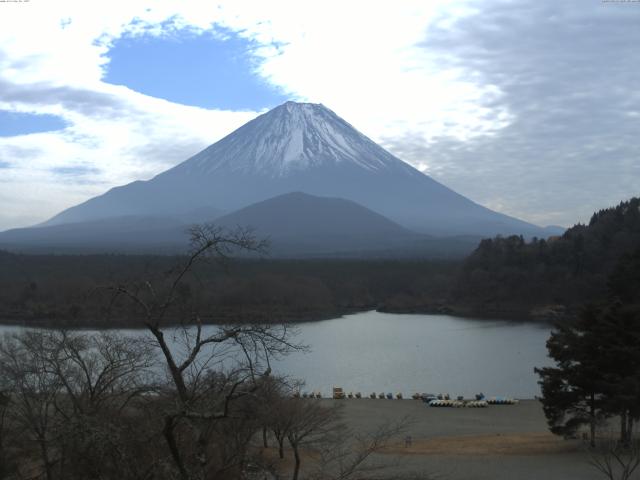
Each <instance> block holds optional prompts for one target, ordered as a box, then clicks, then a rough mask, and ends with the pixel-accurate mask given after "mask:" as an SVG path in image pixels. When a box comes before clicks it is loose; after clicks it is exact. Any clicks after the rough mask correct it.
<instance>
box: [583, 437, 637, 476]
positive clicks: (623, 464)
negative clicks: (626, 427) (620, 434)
mask: <svg viewBox="0 0 640 480" xmlns="http://www.w3.org/2000/svg"><path fill="white" fill-rule="evenodd" d="M589 456H590V459H589V464H590V465H591V466H592V467H594V468H595V469H596V470H598V471H599V472H600V473H602V474H603V475H604V476H605V478H608V479H609V480H629V479H630V478H631V476H632V475H633V473H634V472H635V471H636V470H637V468H638V466H640V440H638V439H635V440H631V441H630V442H629V443H628V444H626V445H625V444H623V443H622V442H619V441H616V440H613V439H606V440H603V441H601V442H599V444H598V445H596V447H595V448H592V449H591V450H590V451H589Z"/></svg>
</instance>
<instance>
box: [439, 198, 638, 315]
mask: <svg viewBox="0 0 640 480" xmlns="http://www.w3.org/2000/svg"><path fill="white" fill-rule="evenodd" d="M639 248H640V199H638V198H633V199H631V200H629V201H626V202H622V203H620V204H619V205H618V206H616V207H613V208H608V209H605V210H601V211H599V212H597V213H595V214H594V215H593V216H592V218H591V221H590V222H589V224H588V225H582V224H578V225H576V226H574V227H572V228H570V229H568V230H567V231H566V232H565V233H564V235H562V236H561V237H551V238H549V239H546V240H545V239H533V240H532V241H530V242H526V241H525V240H524V239H523V238H522V237H518V236H512V237H505V238H501V237H497V238H494V239H487V240H483V241H482V242H481V243H480V245H479V246H478V248H477V249H476V250H475V251H474V252H473V254H472V255H471V256H470V257H469V258H468V259H467V260H466V261H465V263H464V266H463V268H462V269H461V272H460V274H459V277H458V279H457V281H456V284H455V287H454V290H453V292H452V301H453V302H454V303H458V304H464V305H467V306H468V307H469V308H471V309H472V310H477V311H484V312H487V313H491V312H495V313H499V312H514V311H518V310H521V311H522V312H523V313H524V312H531V311H532V310H534V313H535V310H536V309H537V312H538V313H539V314H544V313H547V314H548V313H550V312H549V311H547V312H545V311H544V307H548V310H551V309H553V308H555V309H556V312H557V313H559V312H560V311H562V307H569V310H573V309H575V308H576V307H578V306H579V305H581V304H583V303H585V302H587V301H597V300H603V299H605V297H606V295H607V278H608V276H609V275H610V274H611V273H612V272H613V271H614V269H615V267H616V265H617V264H618V263H619V262H620V261H622V259H623V258H624V257H625V255H630V254H631V253H633V252H634V251H635V250H637V249H639Z"/></svg>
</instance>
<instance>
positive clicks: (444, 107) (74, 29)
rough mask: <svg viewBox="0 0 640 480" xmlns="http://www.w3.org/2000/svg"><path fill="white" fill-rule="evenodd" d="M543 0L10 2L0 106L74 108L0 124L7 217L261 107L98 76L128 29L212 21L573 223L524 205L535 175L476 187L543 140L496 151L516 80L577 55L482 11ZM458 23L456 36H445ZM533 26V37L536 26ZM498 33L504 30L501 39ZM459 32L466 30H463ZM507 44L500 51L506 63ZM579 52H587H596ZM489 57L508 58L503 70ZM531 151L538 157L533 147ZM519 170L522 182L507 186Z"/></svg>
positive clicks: (399, 139)
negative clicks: (227, 105) (58, 125)
mask: <svg viewBox="0 0 640 480" xmlns="http://www.w3.org/2000/svg"><path fill="white" fill-rule="evenodd" d="M569 3H570V2H569ZM533 5H538V2H535V1H534V0H532V1H531V4H530V5H528V4H527V2H522V4H519V3H517V2H516V3H513V2H507V3H505V4H504V5H502V3H501V2H500V1H499V0H493V1H491V2H484V1H482V2H479V1H474V0H464V1H455V2H454V1H452V0H432V1H426V0H405V1H402V2H344V1H340V2H339V1H337V0H326V1H323V2H301V1H299V0H298V1H294V0H286V1H285V0H281V1H273V2H261V1H257V0H256V1H243V0H235V1H231V0H229V1H222V2H215V3H214V2H204V1H200V0H182V1H180V0H156V1H153V0H138V1H116V0H114V1H111V2H88V1H86V0H77V1H73V0H56V1H55V2H54V1H45V0H31V1H30V2H28V3H0V109H10V110H14V111H22V112H32V113H51V114H55V115H59V116H61V117H63V118H64V119H65V120H66V121H67V122H68V123H69V126H68V127H67V128H66V129H64V130H62V131H59V132H49V133H45V134H37V135H25V136H19V137H12V138H0V167H2V166H6V165H4V164H5V163H7V162H8V163H9V164H10V167H11V168H0V202H2V203H1V206H2V208H1V209H0V229H3V228H8V227H11V226H19V225H26V224H29V223H32V222H33V221H34V220H44V219H46V218H47V217H48V216H50V215H52V214H54V213H56V212H58V211H60V210H61V209H63V208H65V207H68V206H71V205H73V204H75V203H77V202H79V201H81V200H83V199H86V198H88V197H90V196H93V195H96V194H99V193H101V192H103V191H105V190H106V189H108V188H109V187H111V186H115V185H120V184H124V183H126V182H129V181H132V180H135V179H144V178H149V177H151V176H153V175H154V174H156V173H159V172H160V171H162V170H164V169H166V168H167V167H169V166H172V165H174V164H176V163H178V162H180V161H182V160H184V159H185V158H186V157H187V156H189V155H190V154H193V153H195V152H196V151H197V150H199V149H200V148H202V147H204V146H205V145H207V144H210V143H212V142H213V141H215V140H217V139H219V138H221V137H222V136H223V135H224V134H226V133H228V132H230V131H231V130H233V129H234V128H236V127H238V126H240V125H241V124H242V123H244V122H245V121H247V120H249V119H250V118H252V117H253V116H255V115H256V114H257V112H231V111H221V110H207V109H202V108H196V107H189V106H184V105H178V104H175V103H171V102H168V101H165V100H161V99H157V98H152V97H149V96H146V95H143V94H141V93H139V92H135V91H132V90H131V89H129V88H126V87H123V86H114V85H109V84H106V83H104V82H103V81H102V76H103V74H104V69H105V67H106V65H107V64H108V61H109V57H108V55H109V48H110V47H111V46H112V44H113V42H114V41H115V40H117V39H118V38H119V37H121V36H122V35H124V34H130V35H143V34H145V35H165V34H170V33H173V32H176V31H180V30H183V29H189V30H195V31H205V30H211V29H212V28H214V29H215V28H219V29H220V30H219V34H220V35H221V37H224V35H225V32H228V31H230V32H235V34H237V35H240V36H242V37H244V38H247V39H250V40H251V41H252V44H253V45H254V47H255V48H254V50H253V51H252V54H253V55H254V58H255V60H256V63H255V69H256V73H257V74H258V75H260V76H262V77H263V78H265V79H266V80H267V81H268V82H270V83H271V84H273V85H275V86H278V87H280V88H281V89H282V90H283V91H285V92H287V93H288V94H289V95H290V96H291V97H292V98H293V99H298V100H304V101H312V102H321V103H323V104H325V105H326V106H328V107H329V108H331V109H333V110H335V111H336V113H338V114H339V115H341V116H342V117H344V118H345V119H347V120H348V121H349V122H351V123H352V124H354V126H355V127H356V128H358V129H359V130H361V131H363V132H364V133H365V134H367V135H369V136H371V137H372V138H373V139H374V140H377V141H379V142H381V143H382V144H383V145H387V146H389V147H390V148H391V150H392V151H393V152H394V153H396V154H398V155H399V156H400V158H403V159H405V160H407V161H411V162H412V163H413V164H414V165H416V166H417V167H419V168H420V169H422V170H423V171H425V172H427V173H429V174H432V175H434V176H436V178H439V179H444V180H445V183H448V184H450V185H452V186H454V187H457V188H458V189H459V190H460V193H462V194H465V193H467V192H470V193H472V197H473V198H474V199H475V200H480V201H482V202H483V203H485V204H487V205H489V206H494V207H496V208H498V209H500V210H503V211H509V213H512V214H516V215H523V216H524V217H525V219H530V220H538V221H540V222H542V223H546V220H547V221H555V220H557V221H559V222H560V221H564V222H565V223H567V222H566V219H567V216H568V215H571V214H570V213H569V214H566V213H565V217H564V219H565V220H562V218H563V216H562V214H561V212H559V211H558V209H557V206H554V207H553V208H551V207H550V205H547V206H546V207H545V203H544V201H543V200H545V201H546V200H548V199H549V198H551V197H552V195H549V194H544V195H543V194H542V193H541V194H540V195H539V198H540V199H541V200H540V201H538V202H536V203H535V211H534V210H533V207H531V208H526V206H525V205H524V204H522V198H527V197H528V194H527V189H528V188H529V189H532V188H536V187H537V186H538V184H539V182H540V178H541V177H540V175H538V176H537V177H536V181H537V182H538V184H536V185H532V184H527V183H526V178H525V177H524V176H519V177H518V181H517V182H516V181H513V180H510V181H509V182H508V183H509V185H505V186H504V189H501V188H500V187H499V186H498V185H493V186H492V190H493V191H491V192H488V193H485V194H484V195H483V194H482V193H481V189H482V188H485V187H484V185H486V181H487V179H486V178H485V179H484V182H483V181H478V178H482V172H486V171H490V172H491V173H492V174H499V172H502V171H505V168H507V169H510V171H511V172H512V173H513V175H514V176H518V172H519V170H518V168H517V165H515V164H514V163H513V162H514V157H513V149H514V148H515V146H517V145H516V143H518V144H523V145H528V146H527V148H528V149H529V150H532V149H534V150H535V148H534V146H533V144H527V143H526V138H529V136H531V135H532V133H531V132H534V131H535V130H536V129H537V128H538V127H540V125H531V129H527V130H522V132H521V133H522V134H521V135H520V134H518V135H511V137H505V138H511V139H512V140H511V143H510V144H508V145H507V146H509V145H511V146H512V147H513V148H511V150H510V151H509V155H510V156H509V158H506V157H505V156H504V154H502V153H501V147H500V145H502V144H500V143H499V142H498V143H492V139H493V138H500V136H501V135H503V134H504V132H507V131H509V128H511V127H513V126H514V125H518V120H519V119H521V118H526V116H527V113H528V110H526V109H525V108H524V106H523V104H524V103H526V102H523V100H522V99H521V98H519V97H517V96H516V95H514V94H513V91H515V89H514V88H513V84H514V83H516V84H521V85H528V84H530V83H532V82H535V81H537V77H536V76H535V75H536V73H537V72H538V71H539V68H538V67H539V65H541V62H547V63H548V64H549V65H558V67H557V68H556V67H548V68H547V70H549V69H552V70H553V71H554V72H556V71H557V72H561V71H562V68H563V65H567V64H568V63H567V58H564V57H562V54H563V53H562V52H564V51H565V50H566V49H563V48H560V47H558V48H557V49H554V48H553V47H549V42H545V41H541V43H540V45H542V47H544V48H543V49H541V50H540V51H538V50H536V51H533V48H532V49H531V51H529V50H527V55H524V56H523V55H519V54H518V45H519V44H520V42H521V41H522V42H524V41H525V40H526V39H522V38H519V35H518V32H517V31H516V30H515V29H516V28H519V27H513V26H512V24H511V23H513V24H514V25H515V23H516V22H515V20H514V21H513V22H511V20H510V22H511V23H509V24H505V23H499V22H498V21H497V20H496V21H494V17H493V16H489V17H488V19H489V20H491V21H484V20H483V15H484V12H485V10H486V11H491V12H496V13H495V18H498V19H499V18H501V17H500V16H499V15H500V12H501V11H503V10H504V8H506V7H505V6H508V8H509V11H514V13H513V15H515V19H516V20H517V19H518V18H524V19H525V20H527V19H529V18H532V19H534V18H537V17H535V15H534V14H536V15H537V14H538V13H537V12H538V10H544V12H542V13H540V15H543V14H544V18H543V17H542V16H541V17H540V18H539V19H538V20H536V21H540V22H543V23H544V22H546V21H547V20H548V19H549V18H551V17H549V15H547V13H549V12H550V13H553V10H554V8H555V7H553V6H551V5H548V6H544V7H543V6H540V7H539V8H537V7H536V8H529V7H532V6H533ZM540 5H541V4H540ZM567 8H569V7H567ZM602 8H603V7H601V6H600V7H599V8H598V9H596V8H595V7H594V8H593V9H592V10H590V11H589V12H587V13H584V15H583V14H582V13H580V15H583V16H584V18H578V19H577V20H576V19H574V20H575V21H573V20H571V21H572V22H573V23H572V25H575V26H577V27H576V28H577V30H576V32H578V33H580V32H582V34H585V32H586V33H588V29H587V30H585V29H584V28H582V27H581V26H582V25H588V22H589V21H591V20H593V18H595V17H594V15H605V16H606V19H608V20H609V21H611V22H613V21H615V19H613V20H611V19H612V18H613V17H612V15H613V14H612V13H611V12H613V10H611V9H609V10H606V11H604V10H601V9H602ZM547 10H549V12H547ZM574 10H575V11H576V12H578V10H580V9H574ZM581 11H582V10H580V12H581ZM628 11H629V12H630V11H631V10H628ZM594 12H595V13H594ZM636 12H640V9H636ZM576 15H577V16H578V17H579V16H580V15H578V14H576ZM613 16H615V15H613ZM476 17H477V19H476ZM561 17H562V15H560V17H559V18H561ZM470 18H471V19H473V20H472V21H471V22H469V21H467V22H466V23H465V21H464V20H465V19H470ZM545 19H546V20H545ZM549 21H551V20H549ZM563 21H566V18H565V20H563ZM581 22H582V23H581ZM585 22H586V23H585ZM534 23H535V22H534ZM460 25H462V27H461V26H460ZM469 25H474V26H475V27H476V28H477V31H471V33H467V34H461V33H460V32H458V30H460V29H461V28H463V30H464V29H465V28H466V29H467V30H469ZM580 28H582V29H581V30H580ZM448 31H451V32H452V33H451V35H449V36H448V37H447V35H443V32H448ZM503 31H504V32H506V33H507V35H506V36H504V37H502V36H501V35H502V32H503ZM526 32H527V35H529V36H531V37H532V38H534V37H535V36H536V29H535V26H534V27H531V28H526ZM463 33H464V32H463ZM473 35H476V37H474V36H473ZM443 37H447V38H445V40H443ZM476 38H478V39H479V40H483V39H485V38H490V39H493V38H496V39H497V40H498V43H497V45H495V44H492V43H481V42H478V44H477V45H476V44H475V42H476ZM500 38H504V39H506V40H505V42H506V43H499V40H500ZM536 38H537V37H536ZM457 39H460V42H461V43H460V44H456V43H455V42H456V41H457ZM542 40H544V39H542ZM443 41H444V42H445V43H444V44H443ZM446 42H453V43H448V44H447V43H446ZM504 49H509V52H507V53H504V52H503V50H504ZM496 54H499V55H503V56H504V58H502V57H501V58H502V63H501V62H499V61H497V60H498V59H496V58H495V55H496ZM581 55H582V57H580V58H583V57H584V58H587V59H588V57H589V52H582V53H581ZM478 58H482V62H478V61H477V59H478ZM549 60H550V61H553V62H557V63H551V62H550V61H549ZM505 61H508V62H509V63H508V65H517V66H519V65H524V67H523V69H522V71H524V72H525V73H526V75H532V76H531V77H529V76H526V75H525V76H524V77H522V73H521V72H520V71H518V70H517V69H515V68H511V67H509V66H508V65H507V66H506V67H504V65H505V63H504V62H505ZM488 65H489V66H491V65H497V66H499V67H500V68H503V67H504V68H505V69H506V70H504V71H500V72H496V71H494V70H496V69H495V68H487V66H488ZM505 72H506V73H505ZM558 78H559V75H558ZM559 81H560V80H559ZM570 81H571V82H573V83H575V81H576V80H575V79H574V78H570ZM579 81H580V80H578V83H579ZM585 81H586V80H585ZM573 83H572V84H573ZM543 86H544V87H545V88H546V90H543V89H540V92H541V95H544V94H545V92H546V91H552V90H553V85H551V84H546V83H545V84H544V85H543ZM630 95H631V94H630ZM526 108H530V105H527V106H526ZM541 109H542V108H540V110H541ZM637 111H640V110H638V109H637V108H636V109H629V111H628V112H627V113H626V118H629V119H631V120H632V119H633V118H635V117H633V115H635V113H637ZM634 112H635V113H634ZM532 118H533V117H532ZM536 118H538V117H536ZM545 122H548V119H545ZM512 130H513V128H512ZM519 133H520V132H519ZM543 140H544V139H543ZM565 143H566V142H565ZM474 145H480V146H481V147H482V146H484V147H483V148H484V151H485V155H488V154H491V155H496V156H497V157H496V158H493V157H492V158H486V157H484V158H482V165H481V164H480V163H479V161H478V159H477V158H476V157H477V155H475V154H474V152H473V151H470V150H469V149H470V148H473V146H474ZM529 150H527V151H529ZM487 152H488V153H487ZM529 153H530V156H531V158H535V159H537V158H538V156H537V151H536V152H533V153H531V152H529ZM596 153H597V152H596ZM596 153H594V155H593V156H592V157H593V158H595V155H596ZM500 155H502V156H500ZM549 158H550V160H549V162H551V157H549ZM491 162H494V163H492V165H493V167H492V168H489V164H490V163H491ZM629 168H633V166H631V167H629ZM55 169H58V170H57V171H58V172H69V171H73V170H69V169H76V170H75V171H76V172H77V173H78V174H77V175H65V174H62V173H58V174H55V173H52V171H55ZM83 171H85V172H87V173H86V174H84V175H83V174H82V172H83ZM560 173H562V172H558V174H560ZM621 174H622V173H621ZM556 184H557V182H556ZM515 185H517V190H518V191H517V192H514V191H512V190H513V189H515V188H516V187H515ZM510 186H511V187H510ZM510 188H511V190H510ZM485 190H487V189H486V188H485ZM612 195H614V194H612ZM549 201H550V202H551V201H552V199H551V200H549ZM518 202H521V203H518ZM532 205H533V204H532ZM545 208H547V211H548V215H546V216H545V214H544V209H545ZM576 208H577V207H576ZM589 208H591V207H589ZM541 211H542V213H541ZM545 219H546V220H545Z"/></svg>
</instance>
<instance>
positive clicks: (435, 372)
mask: <svg viewBox="0 0 640 480" xmlns="http://www.w3.org/2000/svg"><path fill="white" fill-rule="evenodd" d="M299 329H300V335H299V340H300V341H302V342H304V343H307V344H309V345H310V346H311V352H310V353H307V354H304V355H303V354H294V355H291V356H289V357H287V358H286V359H284V360H282V361H280V362H278V364H277V367H276V370H277V371H279V372H282V373H287V374H289V375H291V376H293V377H298V378H304V379H306V387H305V388H306V389H307V390H320V391H321V392H322V393H323V394H325V395H327V394H329V392H330V391H331V388H332V387H333V386H334V385H335V386H340V387H342V388H343V389H344V390H345V391H346V392H349V391H353V392H356V391H360V392H362V393H363V394H367V395H368V394H369V393H371V392H382V391H384V392H393V393H396V392H402V393H403V394H404V395H405V396H407V395H411V394H412V393H414V392H428V393H439V392H443V393H445V392H446V393H450V394H452V395H465V397H469V396H472V395H473V394H475V393H478V392H484V393H485V394H486V395H487V396H492V395H504V396H513V397H516V398H533V397H534V396H535V395H539V394H540V389H539V386H538V384H537V375H535V374H534V372H533V368H534V367H536V366H538V367H539V366H545V365H550V364H551V360H550V359H549V358H548V357H547V350H546V346H545V342H546V340H547V338H548V337H549V333H550V328H549V326H548V325H540V324H534V323H522V322H509V321H492V320H475V319H465V318H459V317H452V316H448V315H407V314H391V313H379V312H375V311H371V312H365V313H358V314H355V315H347V316H345V317H342V318H336V319H332V320H325V321H321V322H315V323H305V324H301V325H299Z"/></svg>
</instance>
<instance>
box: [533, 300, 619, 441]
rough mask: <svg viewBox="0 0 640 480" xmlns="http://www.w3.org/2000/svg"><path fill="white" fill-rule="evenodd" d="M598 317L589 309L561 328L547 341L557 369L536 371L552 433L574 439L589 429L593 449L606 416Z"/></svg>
mask: <svg viewBox="0 0 640 480" xmlns="http://www.w3.org/2000/svg"><path fill="white" fill-rule="evenodd" d="M597 316H598V310H597V309H596V308H595V307H588V308H586V309H585V310H584V312H583V313H582V315H581V316H580V318H579V319H578V321H577V322H576V323H575V324H574V325H562V326H559V327H558V329H557V330H556V331H554V332H552V333H551V337H550V338H549V340H548V341H547V350H548V351H549V356H550V357H551V358H553V359H554V360H555V361H556V364H557V366H556V367H545V368H536V369H535V371H536V373H537V374H538V375H540V381H539V382H538V383H539V384H540V386H541V389H542V398H541V402H542V406H543V410H544V413H545V416H546V417H547V422H548V424H549V428H550V430H551V432H553V433H555V434H556V435H562V436H564V437H573V436H575V434H576V432H577V430H578V429H579V428H580V427H581V426H583V425H589V430H590V442H591V445H595V435H596V425H597V422H598V419H599V418H600V417H602V416H604V415H605V414H606V412H605V411H604V410H603V409H602V405H603V394H604V392H603V390H604V382H603V379H602V378H601V376H600V371H601V365H600V364H599V363H600V359H601V353H602V344H601V342H600V341H599V339H598V337H597V334H596V332H595V331H594V330H595V328H594V327H595V326H596V324H597Z"/></svg>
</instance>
